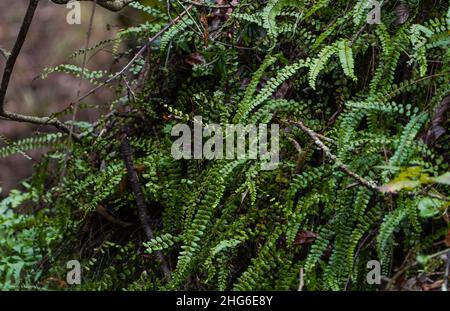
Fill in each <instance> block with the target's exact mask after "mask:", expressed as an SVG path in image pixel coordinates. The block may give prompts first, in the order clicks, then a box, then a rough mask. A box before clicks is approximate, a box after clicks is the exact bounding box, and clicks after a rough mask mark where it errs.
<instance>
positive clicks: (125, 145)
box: [120, 126, 170, 277]
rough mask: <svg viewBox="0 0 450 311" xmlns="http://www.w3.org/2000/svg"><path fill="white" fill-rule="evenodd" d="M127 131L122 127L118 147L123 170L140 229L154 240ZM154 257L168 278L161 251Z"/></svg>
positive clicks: (167, 267) (125, 127)
mask: <svg viewBox="0 0 450 311" xmlns="http://www.w3.org/2000/svg"><path fill="white" fill-rule="evenodd" d="M128 132H129V130H128V127H127V126H123V127H122V143H121V146H120V149H121V154H122V158H123V161H124V163H125V168H126V170H127V175H128V179H129V181H130V183H131V187H132V189H133V193H134V196H135V198H136V205H137V210H138V215H139V220H140V222H141V225H142V228H143V229H144V231H145V235H146V236H147V238H148V239H149V240H151V239H153V238H154V234H153V229H152V227H151V225H150V222H149V220H150V216H149V215H148V212H147V206H146V204H145V198H144V193H143V192H142V187H141V184H140V182H139V177H138V175H137V173H136V170H135V168H134V164H133V151H132V149H131V145H130V142H129V140H128V135H129V133H128ZM156 257H157V259H158V261H159V263H160V264H161V270H162V272H163V273H164V275H165V276H166V277H169V276H170V269H169V265H168V264H167V262H166V260H165V259H164V255H163V254H162V252H161V251H157V252H156Z"/></svg>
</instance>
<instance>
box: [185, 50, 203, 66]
mask: <svg viewBox="0 0 450 311" xmlns="http://www.w3.org/2000/svg"><path fill="white" fill-rule="evenodd" d="M185 61H186V63H188V64H189V65H191V66H194V65H200V64H204V63H205V58H204V57H203V56H202V55H201V54H199V53H197V52H194V53H192V54H190V55H189V56H188V57H186V59H185Z"/></svg>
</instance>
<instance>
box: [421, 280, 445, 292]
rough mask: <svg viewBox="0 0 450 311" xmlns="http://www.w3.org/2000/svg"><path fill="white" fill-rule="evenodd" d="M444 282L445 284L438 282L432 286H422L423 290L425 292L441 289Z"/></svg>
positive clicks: (441, 281)
mask: <svg viewBox="0 0 450 311" xmlns="http://www.w3.org/2000/svg"><path fill="white" fill-rule="evenodd" d="M443 282H444V281H443V280H438V281H436V282H434V283H431V284H422V289H423V290H424V291H430V290H435V289H439V288H441V286H442V283H443Z"/></svg>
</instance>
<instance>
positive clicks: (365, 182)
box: [287, 120, 449, 201]
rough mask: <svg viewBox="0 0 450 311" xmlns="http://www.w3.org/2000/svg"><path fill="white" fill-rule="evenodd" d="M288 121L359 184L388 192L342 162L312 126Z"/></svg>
mask: <svg viewBox="0 0 450 311" xmlns="http://www.w3.org/2000/svg"><path fill="white" fill-rule="evenodd" d="M287 122H289V123H291V124H294V125H295V126H296V127H298V128H300V129H301V130H302V131H303V132H305V133H306V134H308V136H309V137H310V138H311V139H312V140H313V142H314V143H315V144H316V146H317V147H319V148H320V149H321V150H322V151H323V153H324V154H325V156H326V157H327V158H328V159H330V160H331V161H332V162H334V163H335V164H336V166H337V167H338V168H339V169H340V170H341V171H342V172H344V173H345V174H347V175H348V176H350V177H352V178H353V179H355V180H356V181H357V182H358V184H360V185H361V186H364V187H366V188H367V189H369V190H372V191H375V192H378V193H381V194H386V192H385V191H383V190H382V188H381V187H380V186H379V185H378V184H377V183H376V182H375V181H373V180H368V179H365V178H364V177H362V176H359V175H358V174H356V173H355V172H353V171H352V170H351V169H350V168H349V167H348V166H347V165H345V164H344V163H342V162H341V161H340V160H339V159H338V158H337V157H336V156H335V155H334V154H333V153H332V152H331V150H330V149H329V148H328V147H327V146H326V145H325V144H324V143H323V142H322V141H321V140H320V139H319V137H320V136H321V135H319V134H317V133H316V132H314V131H313V130H311V129H310V128H308V127H307V126H305V124H303V122H302V121H291V120H287ZM388 193H389V194H394V195H398V194H400V192H388ZM402 193H403V194H406V195H408V196H417V195H424V196H428V197H431V198H434V199H438V200H442V201H449V199H448V198H447V197H443V196H440V195H438V194H434V193H429V192H423V191H419V192H402Z"/></svg>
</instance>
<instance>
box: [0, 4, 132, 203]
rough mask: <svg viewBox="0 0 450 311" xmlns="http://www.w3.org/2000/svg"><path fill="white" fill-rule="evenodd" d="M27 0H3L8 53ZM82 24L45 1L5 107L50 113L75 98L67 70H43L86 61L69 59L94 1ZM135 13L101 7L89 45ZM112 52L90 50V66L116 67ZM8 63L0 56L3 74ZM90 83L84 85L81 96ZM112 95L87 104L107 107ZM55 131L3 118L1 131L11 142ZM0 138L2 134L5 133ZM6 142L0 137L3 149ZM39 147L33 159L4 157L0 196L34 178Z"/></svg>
mask: <svg viewBox="0 0 450 311" xmlns="http://www.w3.org/2000/svg"><path fill="white" fill-rule="evenodd" d="M27 6H28V0H1V1H0V47H1V48H3V49H5V50H7V51H10V50H11V49H12V46H13V45H14V42H15V38H16V36H17V34H18V32H19V28H20V25H21V23H22V19H23V16H24V14H25V11H26V8H27ZM81 7H82V11H81V20H82V22H81V24H80V25H69V24H68V23H67V21H66V16H67V14H68V13H69V11H70V10H69V9H68V8H67V7H66V6H65V5H57V4H54V3H52V2H50V0H41V2H40V4H39V7H38V9H37V11H36V15H35V17H34V20H33V23H32V25H31V28H30V31H29V34H28V37H27V39H26V41H25V44H24V47H23V49H22V52H21V54H20V55H19V58H18V60H17V63H16V66H15V68H14V72H13V76H12V79H11V83H10V87H9V89H8V93H7V96H6V108H7V109H8V110H9V111H13V112H20V113H23V114H29V115H36V116H48V115H50V114H51V113H54V112H58V111H61V110H63V109H64V108H66V107H68V106H69V104H70V102H71V101H74V100H75V99H76V95H77V91H78V89H79V83H80V82H79V79H77V78H74V77H71V76H69V75H64V74H51V75H50V76H49V77H48V78H47V79H45V80H43V79H40V78H37V77H39V75H40V74H41V73H42V71H43V69H44V68H46V67H53V66H56V65H58V64H63V63H71V64H75V65H78V66H81V65H82V60H83V57H77V58H75V59H69V57H70V55H71V54H72V53H73V52H74V51H76V50H78V49H82V48H84V47H85V44H86V38H87V31H88V28H89V18H90V15H91V11H92V3H90V2H81ZM130 14H133V12H131V11H130V10H123V11H121V12H119V13H115V12H110V11H107V10H105V9H103V8H102V7H99V6H97V7H96V10H95V19H94V23H93V29H92V34H91V38H90V46H93V45H95V44H96V43H97V42H99V41H102V40H105V39H109V38H113V37H114V36H115V34H116V33H117V31H118V30H120V29H121V28H122V27H123V24H124V23H126V24H131V23H132V21H133V18H134V17H132V16H131V15H130ZM112 63H113V59H112V56H111V52H110V51H108V50H107V49H102V50H100V51H98V52H94V53H91V54H89V56H88V58H87V66H86V67H87V68H88V69H90V70H99V69H102V70H114V69H115V68H112ZM4 66H5V60H4V58H0V72H1V73H2V72H3V69H4ZM91 87H92V86H91V85H89V84H88V83H83V84H82V90H81V94H83V93H84V92H86V91H88V90H89V89H90V88H91ZM112 95H113V94H111V93H110V92H109V91H108V90H105V89H103V90H101V91H100V92H97V93H96V94H94V95H92V96H90V97H89V98H88V99H87V100H86V102H87V103H89V104H90V105H99V106H100V107H101V106H104V107H105V109H106V108H107V107H108V106H109V103H110V101H111V99H112ZM97 114H98V112H97V110H85V111H81V112H80V113H79V114H78V119H79V120H80V119H82V120H88V121H93V120H95V119H96V118H97V117H98V115H97ZM48 131H53V129H52V128H51V127H42V126H41V127H37V126H32V125H29V124H24V123H17V122H8V121H3V120H0V135H1V136H3V137H6V138H7V139H8V140H10V141H14V140H17V139H20V138H24V137H30V136H33V135H36V134H37V133H39V132H48ZM1 136H0V137H1ZM4 145H5V141H4V140H3V139H1V138H0V147H1V146H4ZM40 152H42V150H41V151H39V150H38V151H32V152H29V155H30V156H31V157H32V160H29V159H26V158H25V157H24V156H22V155H15V156H11V157H8V158H6V159H0V188H2V192H1V193H0V197H3V196H5V195H6V194H7V193H8V192H9V191H10V190H11V189H12V188H14V187H17V186H19V185H18V182H19V181H20V180H21V179H23V178H25V177H27V176H30V175H31V173H32V169H33V164H34V163H36V162H37V161H38V159H39V155H40Z"/></svg>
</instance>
